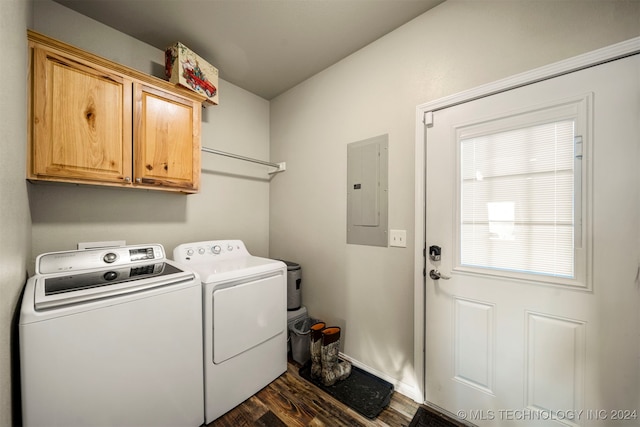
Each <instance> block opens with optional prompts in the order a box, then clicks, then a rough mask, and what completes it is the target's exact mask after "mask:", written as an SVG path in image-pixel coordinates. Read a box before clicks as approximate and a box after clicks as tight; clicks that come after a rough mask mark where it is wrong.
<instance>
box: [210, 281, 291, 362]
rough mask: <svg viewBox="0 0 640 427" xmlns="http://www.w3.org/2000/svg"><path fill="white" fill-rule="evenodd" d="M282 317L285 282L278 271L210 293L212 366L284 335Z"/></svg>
mask: <svg viewBox="0 0 640 427" xmlns="http://www.w3.org/2000/svg"><path fill="white" fill-rule="evenodd" d="M286 313H287V307H286V281H285V277H284V275H283V274H282V273H281V272H280V271H278V274H277V275H276V276H268V277H260V278H257V279H249V281H245V282H240V283H238V284H236V285H234V286H230V287H226V288H222V289H217V290H214V292H213V363H215V364H218V363H222V362H224V361H225V360H228V359H231V358H232V357H234V356H236V355H238V354H240V353H243V352H245V351H247V350H249V349H250V348H253V347H255V346H257V345H260V344H262V343H263V342H265V341H267V340H269V339H271V338H273V337H275V336H277V335H279V334H282V333H285V329H286V325H287V315H286Z"/></svg>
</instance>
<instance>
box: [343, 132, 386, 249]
mask: <svg viewBox="0 0 640 427" xmlns="http://www.w3.org/2000/svg"><path fill="white" fill-rule="evenodd" d="M388 159H389V135H380V136H376V137H373V138H369V139H365V140H363V141H358V142H352V143H351V144H348V145H347V243H351V244H356V245H370V246H387V245H388V240H389V239H388V233H387V229H388V220H387V218H388V185H387V182H388V170H387V168H388V162H389V161H388Z"/></svg>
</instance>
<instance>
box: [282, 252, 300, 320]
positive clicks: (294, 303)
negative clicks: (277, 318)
mask: <svg viewBox="0 0 640 427" xmlns="http://www.w3.org/2000/svg"><path fill="white" fill-rule="evenodd" d="M281 261H282V262H284V263H285V264H287V310H288V311H293V310H298V309H299V308H300V307H301V305H302V292H301V290H300V285H301V284H302V268H300V264H298V263H295V262H292V261H285V260H281Z"/></svg>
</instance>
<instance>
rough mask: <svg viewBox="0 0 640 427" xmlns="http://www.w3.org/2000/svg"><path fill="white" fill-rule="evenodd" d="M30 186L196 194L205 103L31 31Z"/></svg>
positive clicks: (167, 85)
mask: <svg viewBox="0 0 640 427" xmlns="http://www.w3.org/2000/svg"><path fill="white" fill-rule="evenodd" d="M28 38H29V48H30V50H31V56H30V58H31V67H30V82H31V84H30V97H29V98H30V109H29V112H30V120H29V123H30V125H29V153H28V158H29V165H28V171H27V178H28V179H29V180H32V181H59V182H71V183H76V184H92V185H108V186H119V187H132V188H144V189H157V190H165V191H179V192H184V193H195V192H197V191H198V187H199V183H200V120H201V119H200V109H201V105H202V101H203V100H204V97H202V96H200V95H198V94H195V93H193V92H191V91H189V90H186V89H182V88H180V87H177V86H174V85H172V84H170V83H168V82H166V81H164V80H161V79H158V78H156V77H152V76H148V75H146V74H144V73H141V72H138V71H136V70H133V69H130V68H128V67H124V66H122V65H119V64H116V63H113V62H111V61H109V60H107V59H104V58H101V57H98V56H96V55H93V54H90V53H88V52H85V51H82V50H80V49H77V48H75V47H73V46H70V45H67V44H65V43H62V42H59V41H56V40H53V39H50V38H48V37H46V36H43V35H40V34H38V33H35V32H32V31H29V32H28Z"/></svg>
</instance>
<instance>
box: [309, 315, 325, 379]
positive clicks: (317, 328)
mask: <svg viewBox="0 0 640 427" xmlns="http://www.w3.org/2000/svg"><path fill="white" fill-rule="evenodd" d="M325 326H326V324H325V323H324V322H316V323H314V324H313V325H311V331H310V332H311V340H310V342H311V351H310V353H311V378H320V375H321V374H322V362H321V357H320V347H321V346H322V331H323V330H324V328H325Z"/></svg>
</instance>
